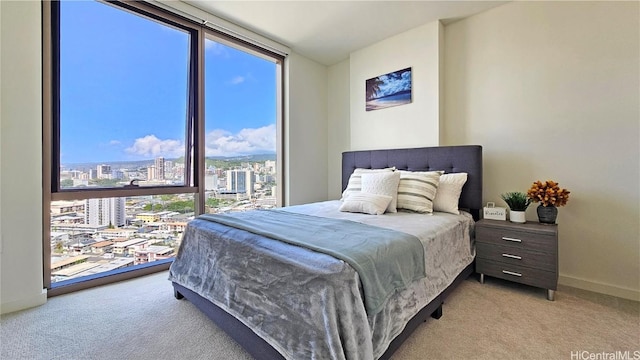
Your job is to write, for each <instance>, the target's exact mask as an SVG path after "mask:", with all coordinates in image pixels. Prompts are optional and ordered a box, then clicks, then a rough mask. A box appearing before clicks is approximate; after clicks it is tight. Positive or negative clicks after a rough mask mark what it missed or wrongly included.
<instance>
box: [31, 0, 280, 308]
mask: <svg viewBox="0 0 640 360" xmlns="http://www.w3.org/2000/svg"><path fill="white" fill-rule="evenodd" d="M96 1H101V2H106V3H108V4H109V5H111V6H115V7H119V8H121V10H123V11H128V12H133V13H134V14H137V15H140V16H142V17H146V18H149V19H150V20H153V21H158V22H160V23H163V24H168V25H169V26H173V27H177V28H180V29H182V30H185V31H187V32H189V33H190V35H191V36H190V49H189V69H188V99H187V115H186V116H187V120H186V129H185V180H184V184H182V185H167V186H143V187H126V188H125V187H113V188H93V189H86V188H84V189H73V188H69V189H61V188H60V93H59V89H60V66H59V57H60V51H59V50H60V27H59V26H60V1H43V2H42V15H43V21H42V25H43V27H42V41H43V47H42V75H43V76H42V102H43V103H42V105H43V106H42V119H43V162H42V170H43V175H44V176H43V177H42V178H43V184H42V185H43V190H44V191H43V201H42V204H43V210H42V211H43V213H42V221H43V223H42V224H43V253H42V255H43V269H42V270H43V280H44V287H45V288H47V289H48V292H47V294H48V296H55V295H60V294H64V293H67V292H71V291H76V290H80V289H85V288H88V287H93V286H98V285H103V284H106V283H110V282H114V281H120V280H124V279H129V278H133V277H138V276H143V275H146V274H150V273H153V272H157V271H163V270H166V269H168V268H169V266H170V264H171V262H172V260H161V261H156V262H154V263H148V264H145V265H144V266H136V268H135V269H121V270H119V271H110V272H106V273H105V274H104V276H93V277H88V278H87V279H82V278H81V279H79V280H78V281H77V282H73V283H70V284H66V285H64V286H56V285H55V284H52V282H51V270H50V268H51V246H50V231H51V217H50V207H51V202H52V201H56V200H84V199H88V198H106V197H132V196H145V195H163V194H188V193H191V194H194V201H195V213H196V215H199V214H202V213H204V211H205V202H206V196H205V187H204V186H200V185H201V184H202V185H204V183H205V182H204V176H205V127H204V119H205V117H204V112H205V108H204V71H205V69H204V49H205V38H206V37H207V34H209V35H210V36H213V37H215V38H218V39H222V40H224V41H226V42H229V43H230V44H233V46H237V47H238V48H240V49H242V50H243V51H247V52H250V53H252V54H255V55H258V56H261V57H263V58H268V59H270V60H272V61H274V62H275V63H276V64H277V65H278V68H277V69H278V70H277V71H278V73H277V75H276V81H277V83H276V84H275V86H276V87H277V89H276V94H277V95H276V101H277V104H276V112H277V113H276V129H277V130H276V131H277V132H276V143H277V148H276V162H277V163H276V164H277V181H278V187H277V189H278V193H277V197H276V198H277V206H283V205H284V203H283V201H284V200H283V199H284V196H283V194H284V187H285V183H284V179H285V176H284V169H285V166H284V158H285V156H284V150H285V147H284V137H283V134H284V116H283V114H284V101H283V99H284V88H285V87H284V60H285V56H284V55H280V54H277V53H275V52H272V51H270V50H267V49H265V48H262V47H259V46H258V45H255V44H252V43H250V42H248V41H245V40H242V39H239V38H237V37H234V36H232V35H230V34H226V33H224V32H221V31H219V30H216V29H212V28H210V27H207V25H206V21H203V22H198V21H195V20H192V19H188V18H186V17H183V16H181V15H178V14H175V13H173V12H171V11H169V10H165V9H163V8H160V7H158V6H155V5H153V4H149V3H146V2H138V1H128V0H125V1H112V0H107V1H103V0H96ZM156 263H157V264H156ZM101 275H102V274H101Z"/></svg>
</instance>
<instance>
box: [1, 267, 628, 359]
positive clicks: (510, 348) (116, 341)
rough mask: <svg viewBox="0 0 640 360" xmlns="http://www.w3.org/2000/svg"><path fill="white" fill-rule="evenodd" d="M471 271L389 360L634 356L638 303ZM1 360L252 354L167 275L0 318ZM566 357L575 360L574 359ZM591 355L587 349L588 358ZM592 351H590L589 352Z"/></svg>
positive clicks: (237, 356)
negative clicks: (180, 295) (551, 293)
mask: <svg viewBox="0 0 640 360" xmlns="http://www.w3.org/2000/svg"><path fill="white" fill-rule="evenodd" d="M545 294H546V293H545V291H544V290H542V289H536V288H531V287H527V286H521V285H517V284H513V283H509V282H506V281H501V280H498V279H494V278H487V281H486V282H485V284H484V285H482V284H480V283H478V282H477V280H476V278H475V277H471V278H469V279H468V280H467V281H464V282H463V284H462V285H461V286H460V287H459V288H458V289H456V291H455V292H454V293H453V294H452V295H451V296H450V297H449V299H448V301H447V302H446V303H445V304H444V306H443V310H444V315H443V317H442V318H441V319H440V320H434V319H429V320H428V321H427V322H426V323H425V324H422V325H421V326H420V327H419V328H418V329H417V330H416V332H415V333H414V334H413V335H412V336H411V338H410V339H409V340H407V342H406V343H405V344H404V345H403V346H402V348H401V349H400V350H399V351H398V352H397V353H396V354H395V356H394V359H398V360H402V359H407V360H408V359H590V358H593V359H595V358H596V357H595V356H600V357H599V359H608V358H610V357H607V356H609V355H606V354H605V355H602V353H603V352H604V353H607V354H608V353H616V352H622V353H619V355H618V356H619V357H617V358H616V359H625V358H624V357H622V356H623V355H624V354H625V353H624V352H626V351H629V353H627V355H628V357H627V358H629V359H633V358H634V356H636V357H635V358H640V304H639V303H638V302H633V301H629V300H623V299H618V298H614V297H610V296H605V295H600V294H594V293H589V292H585V291H580V290H576V289H571V288H561V289H559V291H558V292H556V301H554V302H551V301H547V300H546V298H545ZM0 330H1V338H0V347H1V349H0V350H1V351H0V358H1V359H3V360H5V359H65V360H66V359H79V360H80V359H82V360H84V359H105V360H107V359H114V360H115V359H150V360H151V359H189V360H191V359H225V360H235V359H250V357H249V356H248V355H247V353H246V352H244V351H243V350H242V349H241V348H240V347H239V346H238V345H237V344H236V343H235V342H234V341H233V340H231V339H230V338H229V337H228V336H227V335H226V334H224V333H223V332H222V331H220V330H219V329H217V328H216V327H215V325H214V324H213V323H212V322H211V321H210V320H209V319H208V318H206V317H205V316H204V315H203V314H202V313H200V312H199V311H198V310H197V309H195V307H194V306H193V305H191V304H190V303H189V302H188V301H184V300H183V301H178V300H176V299H175V298H174V297H173V290H172V287H171V284H170V283H169V281H168V280H167V272H161V273H158V274H154V275H149V276H146V277H143V278H139V279H135V280H130V281H126V282H121V283H117V284H113V285H108V286H102V287H99V288H94V289H89V290H84V291H81V292H77V293H74V294H69V295H63V296H58V297H54V298H51V299H49V301H48V302H47V303H46V304H45V305H43V306H41V307H38V308H34V309H29V310H25V311H21V312H17V313H12V314H6V315H3V316H2V317H1V318H0ZM572 353H573V356H572ZM592 354H593V355H592ZM590 356H594V357H590Z"/></svg>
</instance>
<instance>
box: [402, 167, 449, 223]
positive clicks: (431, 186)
mask: <svg viewBox="0 0 640 360" xmlns="http://www.w3.org/2000/svg"><path fill="white" fill-rule="evenodd" d="M398 172H399V173H400V184H399V186H398V209H406V210H412V211H415V212H419V213H432V212H433V199H435V197H436V192H437V190H438V185H439V184H440V174H442V172H441V171H428V172H413V171H402V170H401V171H398Z"/></svg>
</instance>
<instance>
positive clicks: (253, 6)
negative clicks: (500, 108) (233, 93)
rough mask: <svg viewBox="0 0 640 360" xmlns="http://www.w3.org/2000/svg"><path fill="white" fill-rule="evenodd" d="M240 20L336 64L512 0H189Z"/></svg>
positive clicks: (303, 52)
mask: <svg viewBox="0 0 640 360" xmlns="http://www.w3.org/2000/svg"><path fill="white" fill-rule="evenodd" d="M183 1H184V2H186V3H188V4H190V5H193V6H195V7H197V8H200V9H202V10H204V11H207V12H209V13H211V14H213V15H216V16H218V17H220V18H223V19H225V20H228V21H230V22H232V23H235V24H236V25H239V26H241V27H244V28H246V29H248V30H251V31H253V32H255V33H258V34H260V35H263V36H266V37H268V38H270V39H271V40H274V41H277V42H279V43H281V44H283V45H286V46H288V47H289V48H291V50H293V51H294V52H296V53H298V54H300V55H302V56H305V57H307V58H309V59H312V60H314V61H317V62H319V63H321V64H324V65H333V64H335V63H338V62H340V61H342V60H345V59H347V58H348V57H349V54H350V53H351V52H353V51H355V50H358V49H362V48H364V47H366V46H369V45H371V44H374V43H376V42H378V41H380V40H383V39H386V38H388V37H391V36H393V35H396V34H399V33H402V32H404V31H407V30H409V29H412V28H415V27H417V26H419V25H422V24H426V23H429V22H433V21H436V20H442V21H443V22H444V23H445V24H447V23H450V22H453V21H455V20H458V19H461V18H464V17H467V16H470V15H473V14H476V13H479V12H481V11H485V10H487V9H490V8H493V7H496V6H498V5H501V4H504V3H506V1H203V0H183Z"/></svg>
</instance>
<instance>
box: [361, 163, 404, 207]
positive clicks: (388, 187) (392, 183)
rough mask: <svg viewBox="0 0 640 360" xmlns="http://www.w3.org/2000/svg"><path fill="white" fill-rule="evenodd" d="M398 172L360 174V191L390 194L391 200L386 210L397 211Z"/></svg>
mask: <svg viewBox="0 0 640 360" xmlns="http://www.w3.org/2000/svg"><path fill="white" fill-rule="evenodd" d="M399 183H400V173H398V172H381V173H365V174H362V192H364V193H371V194H378V195H387V196H391V202H390V203H389V205H388V206H387V212H391V213H394V212H398V211H397V210H396V206H397V203H398V184H399Z"/></svg>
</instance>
